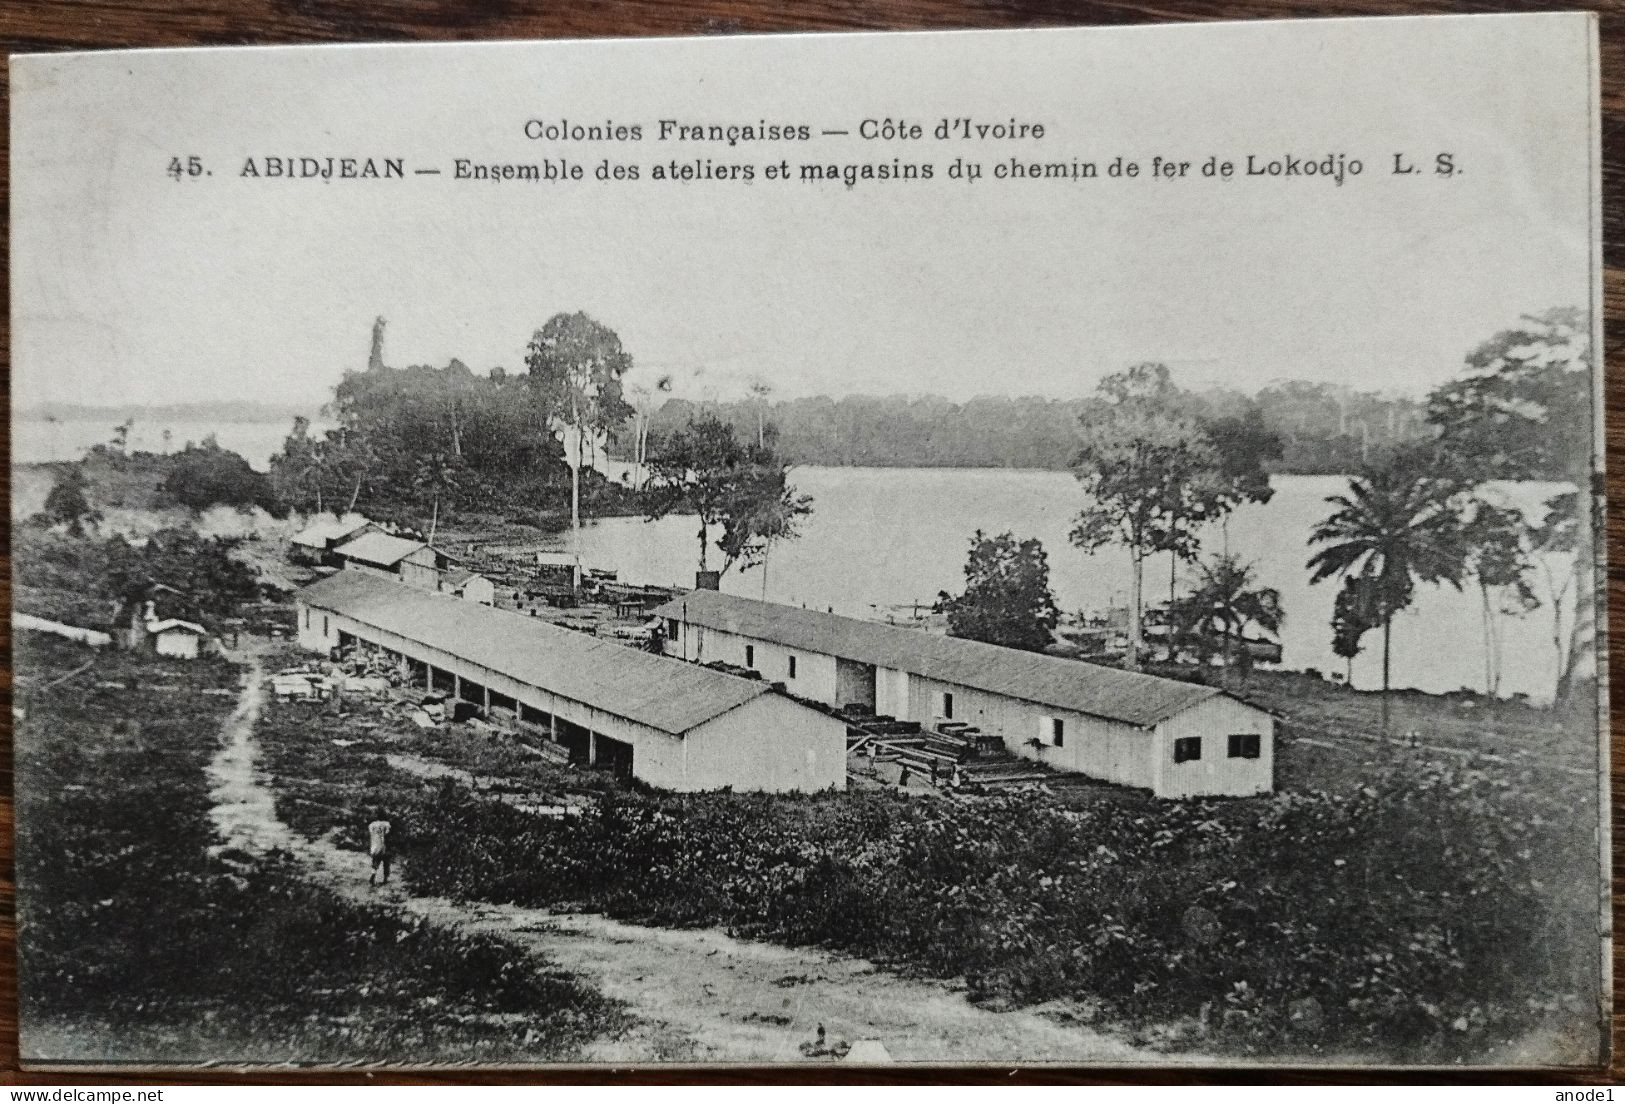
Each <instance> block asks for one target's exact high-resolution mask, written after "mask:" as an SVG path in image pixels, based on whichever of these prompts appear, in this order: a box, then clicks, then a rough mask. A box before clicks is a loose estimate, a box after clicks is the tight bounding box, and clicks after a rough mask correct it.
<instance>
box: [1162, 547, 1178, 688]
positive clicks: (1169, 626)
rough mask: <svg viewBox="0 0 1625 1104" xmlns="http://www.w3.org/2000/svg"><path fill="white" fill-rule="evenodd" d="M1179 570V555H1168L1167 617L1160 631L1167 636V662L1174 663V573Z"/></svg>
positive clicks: (1174, 553) (1173, 553)
mask: <svg viewBox="0 0 1625 1104" xmlns="http://www.w3.org/2000/svg"><path fill="white" fill-rule="evenodd" d="M1178 568H1179V555H1178V553H1176V552H1172V551H1170V552H1169V553H1168V616H1167V617H1165V618H1163V626H1162V631H1163V632H1165V633H1167V634H1168V662H1169V663H1172V662H1173V661H1174V572H1175V571H1176V570H1178Z"/></svg>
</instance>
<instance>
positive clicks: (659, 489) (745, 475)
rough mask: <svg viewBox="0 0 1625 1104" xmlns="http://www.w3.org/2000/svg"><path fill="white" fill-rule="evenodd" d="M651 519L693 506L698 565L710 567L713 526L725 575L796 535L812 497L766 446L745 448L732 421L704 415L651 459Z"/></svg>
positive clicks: (752, 563)
mask: <svg viewBox="0 0 1625 1104" xmlns="http://www.w3.org/2000/svg"><path fill="white" fill-rule="evenodd" d="M649 468H650V475H651V491H652V496H651V499H650V511H649V517H650V519H651V520H658V519H659V518H662V517H665V516H667V515H668V514H673V513H681V512H687V511H693V512H694V513H695V514H696V515H698V517H699V523H700V527H699V534H698V536H699V543H700V557H699V567H700V570H701V571H705V570H708V568H707V564H708V563H709V562H710V561H709V555H710V550H711V547H712V541H711V533H712V530H718V531H719V535H718V539H717V541H716V547H717V549H718V550H719V551H721V552H722V554H723V565H722V573H723V574H726V573H727V572H728V571H729V569H731V568H733V567H734V566H736V565H742V567H743V568H749V567H752V566H755V565H756V564H757V563H759V562H760V558H761V556H763V555H764V554H765V553H766V551H767V549H768V548H769V547H771V546H772V545H773V544H774V543H776V542H778V541H781V540H786V539H790V538H793V537H794V536H795V531H796V525H797V523H798V522H799V521H800V520H801V519H802V518H804V517H806V516H807V515H809V514H811V513H812V499H811V498H810V497H809V496H807V495H803V494H798V493H797V492H796V490H795V488H794V487H792V486H791V485H790V483H789V478H788V473H789V468H788V467H787V465H785V463H784V462H783V460H781V459H780V458H779V456H778V454H777V453H776V452H775V451H774V450H773V440H772V435H771V433H769V435H768V437H767V444H766V445H765V446H764V447H761V448H758V447H757V446H756V445H754V444H751V445H743V444H741V443H740V441H739V438H738V437H737V436H736V435H735V433H734V428H733V426H731V425H729V424H727V423H726V422H723V421H721V420H719V419H717V418H716V417H715V416H711V415H707V416H702V417H700V418H698V419H696V420H695V421H693V422H690V423H689V424H688V425H687V426H685V427H684V428H683V429H682V430H680V431H678V432H676V433H673V434H670V435H668V436H667V437H665V438H664V439H662V440H661V441H660V442H659V444H658V447H657V448H655V450H654V451H653V453H652V454H651V456H650V460H649Z"/></svg>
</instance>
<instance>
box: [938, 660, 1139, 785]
mask: <svg viewBox="0 0 1625 1104" xmlns="http://www.w3.org/2000/svg"><path fill="white" fill-rule="evenodd" d="M909 686H910V695H909V697H910V702H909V709H910V713H909V714H908V719H909V720H913V721H919V722H920V723H921V724H923V725H926V726H927V727H929V726H930V725H932V724H933V723H935V722H936V721H938V720H942V719H945V718H944V716H943V712H942V708H943V702H942V696H943V694H952V695H953V696H954V715H953V719H954V720H956V721H963V722H965V723H966V724H972V725H975V726H976V727H977V728H980V729H981V730H982V731H983V732H990V733H993V734H995V735H998V736H1002V737H1004V746H1005V748H1006V749H1007V750H1008V751H1010V752H1011V753H1012V754H1014V755H1019V756H1021V757H1022V758H1023V759H1031V760H1033V761H1034V762H1038V763H1043V764H1045V765H1047V766H1050V767H1054V768H1055V769H1056V770H1064V771H1075V772H1077V773H1079V774H1087V775H1089V776H1090V777H1091V778H1099V779H1103V780H1105V781H1107V782H1118V783H1121V784H1123V785H1125V786H1141V787H1144V788H1145V789H1153V788H1155V785H1156V763H1155V755H1156V749H1157V739H1156V735H1155V733H1153V732H1151V731H1149V730H1147V729H1142V728H1136V727H1135V726H1134V725H1130V724H1124V723H1122V722H1121V721H1109V720H1106V719H1105V718H1103V717H1091V716H1089V715H1088V714H1087V713H1074V712H1069V711H1066V710H1058V709H1055V708H1054V707H1052V706H1045V705H1038V704H1036V703H1034V702H1030V701H1025V700H1023V699H1021V698H1010V697H1005V696H1004V695H1002V694H990V693H987V692H986V691H983V690H973V689H969V688H967V687H964V686H957V685H955V684H953V683H947V682H939V681H937V680H936V679H928V678H924V677H922V676H919V675H916V676H914V677H913V678H912V679H911V680H910V683H909ZM1057 717H1058V718H1060V720H1061V726H1062V740H1061V746H1060V747H1055V746H1054V743H1053V739H1054V736H1053V733H1054V727H1053V725H1051V724H1050V723H1049V722H1050V721H1051V720H1053V719H1055V718H1057ZM1035 740H1037V741H1040V743H1038V744H1034V743H1033V741H1035Z"/></svg>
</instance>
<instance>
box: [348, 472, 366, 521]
mask: <svg viewBox="0 0 1625 1104" xmlns="http://www.w3.org/2000/svg"><path fill="white" fill-rule="evenodd" d="M365 478H366V476H364V475H358V476H356V477H355V492H354V493H353V494H351V495H350V505H349V506H348V507H347V508H346V509H345V511H344V512H345V513H347V514H353V513H355V504H356V503H357V502H359V501H360V500H361V483H362V480H364V479H365Z"/></svg>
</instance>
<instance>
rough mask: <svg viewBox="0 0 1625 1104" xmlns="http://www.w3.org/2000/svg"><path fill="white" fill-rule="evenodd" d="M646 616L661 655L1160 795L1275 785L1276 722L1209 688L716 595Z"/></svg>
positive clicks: (704, 594) (1226, 792)
mask: <svg viewBox="0 0 1625 1104" xmlns="http://www.w3.org/2000/svg"><path fill="white" fill-rule="evenodd" d="M654 614H655V616H657V617H660V618H662V619H663V626H664V630H663V632H664V637H665V643H664V644H663V647H664V649H665V652H666V654H667V655H668V656H671V657H673V658H677V659H685V660H688V661H690V662H693V663H714V662H719V661H720V662H724V663H730V664H736V665H739V666H743V667H748V668H751V669H752V670H755V671H758V672H760V673H761V674H762V676H763V677H764V678H767V679H772V680H775V681H779V682H782V683H783V684H784V686H785V688H786V689H787V690H788V691H789V692H790V693H792V694H794V695H796V696H797V697H800V698H805V699H809V700H813V701H820V702H824V703H827V704H829V705H834V706H838V707H845V706H852V705H855V706H859V707H862V708H865V709H868V710H872V711H873V712H875V713H879V714H883V715H886V716H891V717H896V718H897V719H899V720H906V721H917V722H919V723H920V724H921V725H924V726H926V727H932V726H934V725H936V724H939V723H941V722H944V721H963V722H967V723H969V724H972V725H975V726H976V727H978V728H980V729H981V730H982V731H984V732H988V733H992V734H995V735H998V736H1001V737H1003V739H1004V743H1005V747H1006V748H1007V749H1008V750H1010V751H1011V752H1013V753H1015V754H1017V755H1020V756H1023V757H1024V758H1027V759H1032V760H1035V761H1037V762H1040V763H1044V764H1046V765H1048V766H1051V767H1054V768H1056V769H1057V770H1064V771H1073V772H1077V773H1079V774H1086V775H1089V776H1091V777H1094V778H1100V779H1103V780H1105V781H1108V782H1118V783H1122V784H1124V785H1129V786H1138V787H1141V788H1144V789H1148V790H1150V791H1151V792H1152V793H1154V794H1156V795H1157V796H1159V797H1205V796H1245V795H1251V794H1259V793H1268V792H1270V791H1271V790H1273V789H1274V785H1275V719H1274V717H1273V716H1272V715H1271V714H1270V713H1269V712H1268V711H1267V710H1264V709H1260V708H1258V707H1257V706H1254V705H1250V704H1248V703H1247V702H1244V701H1241V700H1240V699H1238V698H1235V697H1233V696H1231V695H1230V694H1227V693H1225V692H1224V691H1222V690H1219V689H1217V688H1216V687H1212V686H1203V685H1198V684H1195V683H1189V682H1180V681H1178V680H1176V679H1167V678H1160V677H1158V676H1155V675H1147V674H1142V673H1139V672H1135V671H1124V670H1121V669H1118V668H1115V667H1104V666H1100V665H1098V664H1093V663H1084V662H1080V661H1078V660H1071V659H1060V658H1057V657H1055V656H1046V655H1039V654H1036V653H1033V652H1024V651H1018V650H1016V649H1013V648H1001V647H998V646H996V645H992V644H983V643H980V642H978V641H974V640H961V639H957V638H954V637H945V636H935V635H932V634H930V633H926V632H923V631H921V630H919V629H911V628H904V627H900V626H896V625H882V624H877V623H875V622H872V621H860V620H857V619H856V618H851V617H841V616H839V615H836V614H833V613H823V612H820V611H817V610H807V609H798V608H796V607H794V606H786V605H781V604H778V603H773V602H760V601H757V600H755V599H753V598H742V597H738V596H736V595H732V594H722V593H719V592H717V591H713V590H697V591H694V592H693V593H691V594H689V595H687V596H686V597H682V598H675V599H673V600H672V601H670V602H667V603H666V604H665V605H663V606H660V607H659V608H658V609H656V610H655V611H654Z"/></svg>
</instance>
